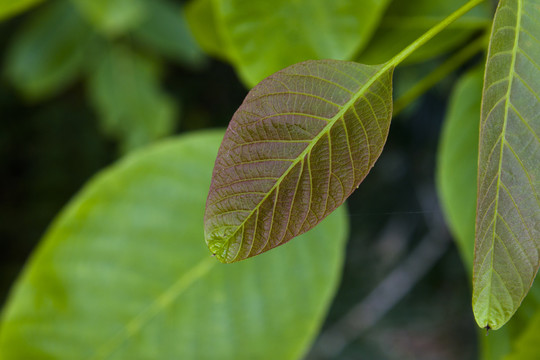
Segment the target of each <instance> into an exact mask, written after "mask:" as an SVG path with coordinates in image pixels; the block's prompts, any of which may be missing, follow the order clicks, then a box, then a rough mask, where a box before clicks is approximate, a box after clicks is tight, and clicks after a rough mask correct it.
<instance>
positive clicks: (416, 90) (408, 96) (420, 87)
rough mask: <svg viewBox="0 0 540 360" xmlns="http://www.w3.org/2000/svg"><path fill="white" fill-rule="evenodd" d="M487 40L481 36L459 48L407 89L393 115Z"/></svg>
mask: <svg viewBox="0 0 540 360" xmlns="http://www.w3.org/2000/svg"><path fill="white" fill-rule="evenodd" d="M486 40H487V39H486V36H480V37H479V38H477V39H476V40H474V41H473V42H471V43H470V44H469V45H467V46H465V47H464V48H462V49H461V50H459V51H458V52H457V53H456V54H454V55H452V56H451V57H449V58H448V59H447V60H446V61H445V62H443V63H442V64H441V65H440V66H439V67H437V68H436V69H435V70H434V71H432V72H431V73H429V75H427V76H426V77H424V78H423V79H422V80H420V81H419V82H417V83H416V84H415V85H414V86H413V87H411V88H410V89H409V90H407V91H406V92H405V94H403V95H402V96H400V97H399V98H398V99H397V100H396V101H395V102H394V114H393V116H396V115H397V114H398V113H400V112H401V111H403V109H405V108H406V107H407V106H408V105H409V104H410V103H412V102H413V101H414V100H416V99H417V98H418V97H420V96H422V95H423V94H424V93H425V92H426V91H428V90H429V89H431V88H432V87H433V86H435V85H436V84H438V83H439V82H440V81H441V80H442V79H444V78H445V77H447V76H448V75H449V74H450V73H452V72H453V71H454V70H456V69H457V68H459V67H460V66H461V65H463V64H464V63H465V62H467V61H468V60H469V59H471V58H472V57H473V56H475V55H476V54H478V53H479V52H480V51H482V50H483V49H484V48H485V46H486V44H487V41H486Z"/></svg>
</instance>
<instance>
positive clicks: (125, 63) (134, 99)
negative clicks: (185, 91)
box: [89, 46, 176, 151]
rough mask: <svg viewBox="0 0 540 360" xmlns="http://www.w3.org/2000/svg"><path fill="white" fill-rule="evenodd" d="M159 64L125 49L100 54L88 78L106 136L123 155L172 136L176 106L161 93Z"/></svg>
mask: <svg viewBox="0 0 540 360" xmlns="http://www.w3.org/2000/svg"><path fill="white" fill-rule="evenodd" d="M156 66H157V65H156V64H155V63H154V62H153V61H151V60H150V59H147V58H145V57H143V56H142V55H140V54H138V53H135V52H133V51H130V50H128V49H125V48H122V47H119V46H117V47H109V48H105V49H103V50H102V51H101V58H100V59H99V61H98V62H97V64H96V66H95V69H94V71H92V73H91V74H90V78H89V92H90V98H91V100H92V102H93V104H94V105H95V107H96V109H97V111H98V114H99V115H100V120H101V124H102V127H103V129H104V130H105V132H106V133H107V134H109V135H111V136H113V137H114V138H116V139H118V140H120V141H121V145H122V148H123V150H124V151H129V150H131V149H133V148H136V147H139V146H141V145H144V144H147V143H149V142H151V141H153V140H155V139H157V138H159V137H162V136H165V135H168V134H170V133H172V132H173V130H174V126H175V118H176V109H175V102H173V101H172V99H170V98H169V96H167V95H166V94H165V93H163V92H162V90H161V89H160V84H159V72H158V71H157V68H156Z"/></svg>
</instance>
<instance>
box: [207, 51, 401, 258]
mask: <svg viewBox="0 0 540 360" xmlns="http://www.w3.org/2000/svg"><path fill="white" fill-rule="evenodd" d="M393 69H394V68H393V66H391V65H379V66H367V65H361V64H357V63H353V62H347V61H338V60H312V61H306V62H304V63H300V64H295V65H292V66H290V67H288V68H286V69H283V70H281V71H279V72H277V73H275V74H274V75H272V76H270V77H268V78H266V79H265V80H263V81H262V82H261V83H260V84H258V85H257V86H256V87H255V88H253V89H252V90H251V91H250V92H249V94H248V95H247V97H246V99H245V100H244V103H243V104H242V105H241V106H240V108H239V109H238V110H237V111H236V113H235V114H234V116H233V119H232V121H231V123H230V124H229V128H228V129H227V132H226V134H225V138H224V140H223V143H222V145H221V148H220V150H219V153H218V158H217V160H216V165H215V167H214V173H213V177H212V186H211V187H210V193H209V195H208V200H207V205H206V214H205V237H206V241H207V243H208V246H209V248H210V250H211V251H212V252H213V253H215V254H216V255H217V257H218V259H219V260H221V261H223V262H234V261H239V260H242V259H246V258H248V257H251V256H255V255H258V254H260V253H262V252H265V251H267V250H270V249H272V248H274V247H276V246H279V245H282V244H284V243H286V242H287V241H289V240H290V239H292V238H293V237H295V236H297V235H299V234H302V233H304V232H306V231H308V230H309V229H311V228H313V227H314V226H315V225H316V224H317V223H318V222H319V221H321V220H322V219H323V218H325V217H326V216H327V215H328V214H330V213H331V212H332V211H333V210H334V209H336V208H337V207H338V206H340V205H341V204H342V203H343V202H344V201H345V199H346V198H347V197H348V196H349V195H350V194H351V193H352V192H353V191H354V190H355V189H356V188H357V187H358V186H359V185H360V183H361V182H362V180H363V179H364V178H365V177H366V175H367V174H368V172H369V170H370V169H371V168H372V167H373V165H374V164H375V161H376V160H377V159H378V157H379V155H380V154H381V151H382V148H383V146H384V144H385V142H386V137H387V135H388V130H389V126H390V120H391V116H392V72H393Z"/></svg>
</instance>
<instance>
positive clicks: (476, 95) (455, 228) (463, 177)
mask: <svg viewBox="0 0 540 360" xmlns="http://www.w3.org/2000/svg"><path fill="white" fill-rule="evenodd" d="M483 81H484V68H483V67H479V68H477V69H476V70H474V71H471V72H469V73H468V74H467V75H466V76H464V77H463V78H461V79H460V81H459V82H458V84H457V85H456V87H455V89H454V91H453V93H452V97H451V99H450V104H449V107H448V113H447V115H446V118H445V121H444V128H443V130H442V135H441V140H440V142H439V144H440V145H439V153H438V161H437V185H438V186H437V190H438V192H439V196H440V198H441V205H442V207H443V209H444V213H445V217H446V219H447V222H448V225H449V227H450V229H451V230H452V234H453V235H454V239H455V240H456V243H457V244H458V247H459V249H460V252H461V258H462V259H463V260H464V262H465V265H466V267H467V270H469V271H470V272H472V264H473V253H474V223H475V222H474V220H475V212H476V173H477V169H478V166H477V163H478V124H479V123H480V104H481V101H482V84H483Z"/></svg>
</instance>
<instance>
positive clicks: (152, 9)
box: [133, 0, 204, 67]
mask: <svg viewBox="0 0 540 360" xmlns="http://www.w3.org/2000/svg"><path fill="white" fill-rule="evenodd" d="M133 35H134V37H135V39H136V40H138V41H139V42H141V43H142V44H144V45H146V46H148V47H150V48H152V49H153V50H156V51H158V52H159V53H161V54H163V55H165V56H167V57H169V58H171V59H174V60H177V61H179V62H181V63H184V64H187V65H190V66H195V67H196V66H200V65H201V63H202V62H203V61H204V55H203V53H202V52H201V49H200V48H199V46H198V45H197V43H196V42H195V40H194V39H193V36H192V35H191V32H190V31H189V28H188V26H187V23H186V20H185V18H184V13H183V10H182V8H181V7H180V6H177V5H175V4H173V3H171V2H170V1H168V0H151V1H148V2H147V3H146V17H145V20H144V21H143V22H142V23H141V24H140V26H138V27H137V28H136V29H135V30H134V31H133Z"/></svg>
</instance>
